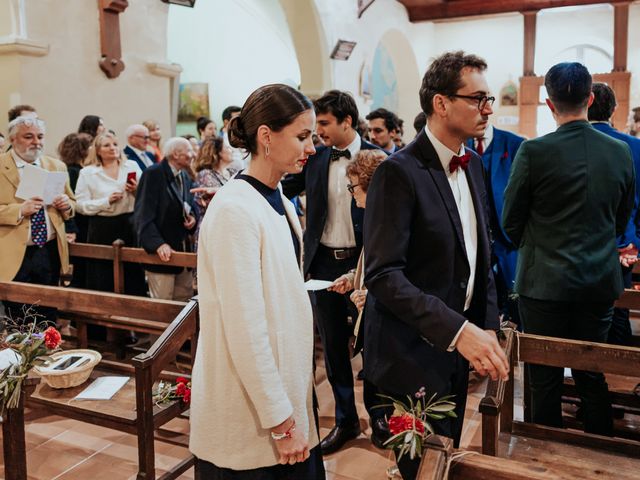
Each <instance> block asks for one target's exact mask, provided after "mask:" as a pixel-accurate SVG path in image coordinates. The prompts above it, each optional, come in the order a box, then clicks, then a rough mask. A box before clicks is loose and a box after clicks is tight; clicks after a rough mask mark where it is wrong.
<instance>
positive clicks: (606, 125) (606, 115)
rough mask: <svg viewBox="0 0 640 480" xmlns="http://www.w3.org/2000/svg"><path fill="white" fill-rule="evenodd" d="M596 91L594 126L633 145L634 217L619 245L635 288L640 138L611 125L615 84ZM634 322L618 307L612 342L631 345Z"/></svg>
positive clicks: (639, 219)
mask: <svg viewBox="0 0 640 480" xmlns="http://www.w3.org/2000/svg"><path fill="white" fill-rule="evenodd" d="M591 91H592V92H593V103H592V104H591V106H590V107H589V111H588V117H589V122H591V125H593V128H595V129H596V130H598V131H599V132H602V133H605V134H607V135H609V136H610V137H613V138H617V139H618V140H622V141H623V142H624V143H626V144H627V145H629V148H630V149H631V156H632V158H633V166H634V168H635V172H636V192H635V202H634V206H633V210H632V212H631V218H629V222H628V223H627V228H626V229H625V231H624V233H623V234H622V235H621V236H620V237H618V249H620V250H621V252H620V263H621V268H622V279H623V282H624V286H625V288H631V271H632V270H633V266H632V265H633V264H634V263H636V262H637V261H638V246H640V240H638V237H639V235H640V216H638V203H639V202H640V182H639V181H638V175H640V138H635V137H632V136H631V135H627V134H626V133H622V132H619V131H618V130H616V129H615V128H613V126H612V125H611V117H612V116H613V112H614V111H615V109H616V106H617V104H616V95H615V93H614V92H613V90H612V89H611V87H610V86H609V85H607V84H605V83H594V84H593V86H592V87H591ZM631 336H632V333H631V323H630V322H629V310H628V309H626V308H614V309H613V317H612V319H611V329H610V330H609V337H608V338H607V341H608V343H614V344H617V345H630V344H631V343H630V342H631Z"/></svg>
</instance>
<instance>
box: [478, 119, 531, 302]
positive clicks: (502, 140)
mask: <svg viewBox="0 0 640 480" xmlns="http://www.w3.org/2000/svg"><path fill="white" fill-rule="evenodd" d="M523 141H524V138H523V137H520V136H518V135H516V134H514V133H511V132H507V131H506V130H500V129H498V128H495V127H494V128H493V140H491V144H490V145H489V148H488V149H486V150H485V151H484V153H483V155H482V165H483V166H484V170H485V174H486V175H485V184H486V189H487V193H489V194H490V196H491V199H490V202H491V208H490V216H491V217H492V218H491V225H492V226H493V227H494V230H495V229H499V231H494V232H493V253H494V255H495V256H496V258H497V259H498V262H499V264H500V270H501V271H502V275H503V276H504V281H505V283H506V285H507V288H508V289H509V290H512V289H513V285H514V282H515V278H516V264H517V262H518V254H517V250H516V248H515V246H514V245H513V244H512V242H511V240H510V239H509V236H508V235H507V234H506V233H505V231H504V229H503V228H502V222H501V221H500V219H501V218H502V207H503V205H504V191H505V189H506V188H507V182H508V181H509V173H510V172H511V164H512V163H513V159H514V158H515V156H516V153H517V152H518V148H520V144H522V142H523ZM467 146H468V147H469V148H471V149H473V148H474V146H473V139H470V140H469V141H468V142H467Z"/></svg>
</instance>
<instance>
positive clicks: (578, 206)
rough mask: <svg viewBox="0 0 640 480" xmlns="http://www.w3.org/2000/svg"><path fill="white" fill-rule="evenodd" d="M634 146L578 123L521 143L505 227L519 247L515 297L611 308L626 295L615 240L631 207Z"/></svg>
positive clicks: (507, 199) (508, 194)
mask: <svg viewBox="0 0 640 480" xmlns="http://www.w3.org/2000/svg"><path fill="white" fill-rule="evenodd" d="M634 189H635V173H634V169H633V161H632V159H631V152H630V150H629V147H628V146H627V145H626V144H625V143H624V142H621V141H619V140H615V139H613V138H612V137H610V136H608V135H605V134H603V133H601V132H598V131H597V130H596V129H594V128H593V127H592V126H591V125H590V124H589V123H588V122H587V121H574V122H569V123H566V124H564V125H562V126H560V127H559V128H558V129H557V130H556V131H555V132H553V133H550V134H548V135H545V136H543V137H540V138H537V139H535V140H529V141H526V142H524V143H523V144H522V145H521V146H520V149H519V150H518V153H517V155H516V157H515V159H514V161H513V166H512V167H511V175H510V177H509V182H508V184H507V188H506V190H505V200H504V209H503V212H502V224H503V227H504V230H505V232H506V233H507V235H509V237H510V238H511V240H512V241H513V242H514V244H515V245H517V246H518V247H519V252H518V266H517V269H516V282H515V291H516V292H517V293H518V294H520V295H523V296H527V297H531V298H535V299H539V300H554V301H613V300H615V299H616V298H618V296H619V295H620V293H621V292H622V289H623V284H622V275H621V270H620V264H619V261H618V253H617V245H616V236H618V235H621V234H622V233H623V232H624V230H625V226H626V225H627V221H628V219H629V215H630V213H631V210H632V208H633V202H634Z"/></svg>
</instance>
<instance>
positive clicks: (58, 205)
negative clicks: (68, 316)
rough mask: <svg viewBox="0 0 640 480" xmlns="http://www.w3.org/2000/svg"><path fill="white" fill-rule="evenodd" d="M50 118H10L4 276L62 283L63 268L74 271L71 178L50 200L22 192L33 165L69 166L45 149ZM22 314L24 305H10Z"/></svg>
mask: <svg viewBox="0 0 640 480" xmlns="http://www.w3.org/2000/svg"><path fill="white" fill-rule="evenodd" d="M44 136H45V123H44V121H43V120H41V119H38V118H34V117H31V116H20V117H17V118H16V119H14V120H12V121H11V122H10V123H9V141H10V142H11V145H12V147H13V148H12V149H11V151H9V152H6V153H4V154H2V155H0V172H1V174H0V280H1V281H11V280H14V281H18V282H27V283H38V284H43V285H57V284H58V281H59V279H60V273H61V272H62V273H67V272H68V271H69V250H68V244H67V239H66V235H65V228H64V221H65V220H67V219H68V218H70V217H72V216H73V213H74V210H75V200H74V198H73V192H72V191H71V188H70V187H69V182H68V179H67V183H66V185H65V189H64V193H61V194H59V195H57V196H56V197H55V198H53V199H52V201H51V202H50V203H46V202H45V199H44V198H42V197H41V196H34V197H32V198H28V199H23V198H18V197H16V193H17V190H18V187H19V186H20V183H21V182H22V180H23V177H24V176H25V168H26V167H27V166H35V167H38V168H42V169H44V170H49V171H54V172H65V173H66V172H67V167H66V166H65V164H64V163H62V162H61V161H59V160H56V159H54V158H51V157H47V156H45V155H43V150H44ZM5 306H6V307H7V310H8V312H7V313H8V314H9V315H10V316H11V317H12V318H13V319H14V320H18V319H19V318H20V317H23V316H24V315H23V312H22V306H21V305H17V304H13V303H11V304H8V305H5ZM37 310H38V311H37V312H35V313H38V314H40V315H42V316H43V317H44V319H45V320H46V321H48V322H50V323H55V311H54V310H52V309H45V308H39V309H37Z"/></svg>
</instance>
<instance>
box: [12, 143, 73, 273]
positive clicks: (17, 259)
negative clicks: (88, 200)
mask: <svg viewBox="0 0 640 480" xmlns="http://www.w3.org/2000/svg"><path fill="white" fill-rule="evenodd" d="M40 161H41V165H42V168H44V169H45V170H49V171H52V172H55V171H59V172H66V171H67V167H66V165H65V164H64V163H62V162H61V161H60V160H56V159H55V158H51V157H46V156H45V157H42V159H41V160H40ZM19 183H20V175H19V173H18V168H17V167H16V163H15V162H14V160H13V157H12V155H11V152H6V153H3V154H0V281H3V282H7V281H11V280H13V278H14V277H15V276H16V274H17V273H18V270H19V269H20V265H21V264H22V259H23V258H24V253H25V251H26V249H27V239H28V238H29V229H30V228H31V222H30V221H29V218H23V219H19V217H20V207H21V205H22V203H23V201H24V200H22V199H19V198H16V196H15V194H16V190H17V188H18V185H19ZM65 193H66V194H67V195H68V196H69V199H70V200H71V210H68V211H66V212H60V211H58V210H57V209H56V208H54V207H52V206H48V207H47V214H48V215H49V219H50V220H51V224H52V225H53V228H54V230H55V231H56V238H57V241H58V253H59V255H60V265H61V271H62V273H66V272H68V271H69V246H68V244H67V237H66V235H65V229H64V221H65V220H66V219H68V218H70V217H72V216H73V213H74V211H75V208H76V204H75V200H74V196H73V192H72V191H71V187H70V186H69V182H67V185H66V187H65Z"/></svg>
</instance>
